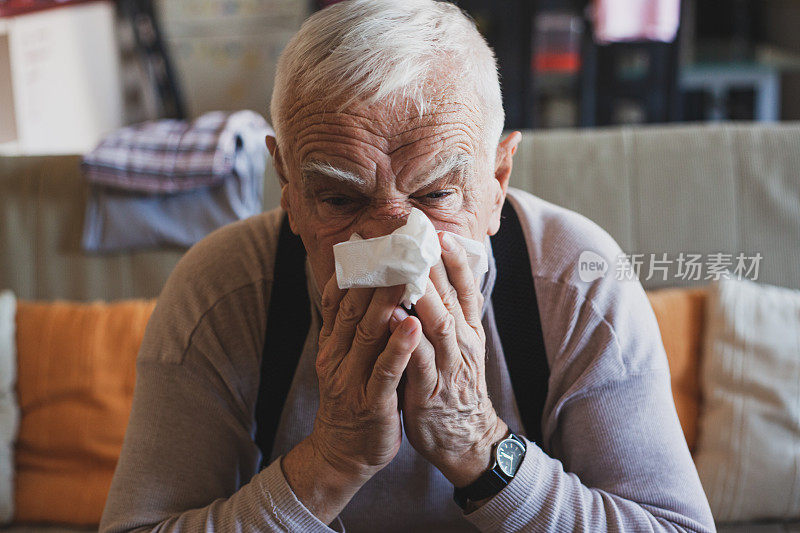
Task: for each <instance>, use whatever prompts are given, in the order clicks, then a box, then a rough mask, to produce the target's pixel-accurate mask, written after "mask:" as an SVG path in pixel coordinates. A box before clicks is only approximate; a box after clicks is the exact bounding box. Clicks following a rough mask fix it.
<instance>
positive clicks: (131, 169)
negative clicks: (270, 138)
mask: <svg viewBox="0 0 800 533" xmlns="http://www.w3.org/2000/svg"><path fill="white" fill-rule="evenodd" d="M247 129H255V130H263V135H264V136H266V135H267V134H271V133H272V130H271V129H270V127H269V125H268V124H267V122H266V121H265V120H264V118H263V117H262V116H261V115H259V114H258V113H255V112H253V111H247V110H245V111H236V112H233V113H229V112H224V111H212V112H210V113H206V114H204V115H202V116H200V117H199V118H197V119H196V120H195V121H193V122H191V123H188V122H186V121H183V120H174V119H165V120H155V121H150V122H143V123H141V124H136V125H133V126H128V127H125V128H121V129H119V130H117V131H115V132H113V133H111V134H110V135H108V136H107V137H106V138H104V139H103V140H102V141H101V142H100V144H99V145H98V146H97V147H96V148H95V149H94V150H92V151H91V152H90V153H89V154H87V155H86V156H85V157H84V158H83V163H82V168H83V172H84V175H85V177H86V179H87V180H88V181H89V183H91V184H96V185H104V186H108V187H113V188H117V189H125V190H129V191H136V192H140V193H150V194H158V193H162V194H163V193H176V192H180V191H186V190H191V189H197V188H199V187H209V186H212V185H218V184H220V183H222V181H223V180H225V179H226V178H228V177H230V176H231V175H232V174H233V171H234V170H233V169H234V160H235V156H236V151H237V149H238V148H240V147H241V144H242V139H241V136H242V135H243V134H244V130H247Z"/></svg>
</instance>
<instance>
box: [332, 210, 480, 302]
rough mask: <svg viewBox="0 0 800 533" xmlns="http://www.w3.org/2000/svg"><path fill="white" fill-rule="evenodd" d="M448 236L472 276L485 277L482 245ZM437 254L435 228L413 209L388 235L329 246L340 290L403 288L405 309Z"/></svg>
mask: <svg viewBox="0 0 800 533" xmlns="http://www.w3.org/2000/svg"><path fill="white" fill-rule="evenodd" d="M448 233H450V232H448ZM450 235H452V236H453V237H454V238H455V239H456V241H458V242H459V244H461V245H462V246H463V247H464V249H465V250H466V252H467V263H468V264H469V267H470V269H471V270H472V274H473V276H475V277H478V276H482V275H483V274H485V273H486V271H487V270H488V269H489V265H488V259H487V256H486V246H485V245H484V244H483V243H481V242H478V241H474V240H472V239H467V238H465V237H462V236H461V235H456V234H455V233H450ZM441 255H442V249H441V247H440V246H439V238H438V237H437V236H436V229H435V228H434V227H433V224H431V221H430V220H428V217H427V216H425V213H423V212H422V211H420V210H419V209H416V208H412V209H411V213H410V214H409V215H408V219H407V220H406V224H405V225H404V226H402V227H400V228H397V229H396V230H395V231H394V232H392V233H390V234H389V235H384V236H383V237H375V238H373V239H362V238H361V237H360V236H359V235H358V234H357V233H354V234H353V235H352V236H351V237H350V240H349V241H345V242H340V243H339V244H336V245H335V246H334V247H333V257H334V260H335V263H336V281H337V283H338V285H339V288H340V289H349V288H353V287H391V286H393V285H405V286H406V290H405V292H404V293H403V298H402V300H401V303H402V305H404V306H405V307H407V308H408V307H410V306H411V305H413V304H415V303H417V301H418V300H419V299H420V298H421V297H422V295H423V294H425V287H426V285H427V283H428V274H429V273H430V269H431V267H432V266H433V265H435V264H436V262H437V261H439V258H440V257H441Z"/></svg>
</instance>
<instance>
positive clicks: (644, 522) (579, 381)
mask: <svg viewBox="0 0 800 533" xmlns="http://www.w3.org/2000/svg"><path fill="white" fill-rule="evenodd" d="M536 290H537V300H538V301H539V309H540V313H541V316H542V317H543V322H542V324H543V334H544V337H545V346H546V349H547V352H548V362H549V365H550V369H551V371H550V372H551V373H550V380H549V387H548V399H547V404H546V406H545V411H544V414H543V430H544V431H543V432H544V441H543V446H544V447H545V449H546V451H547V453H545V451H543V449H542V448H540V447H539V446H537V445H536V444H530V446H529V448H528V451H527V453H526V455H525V458H524V460H523V462H522V464H521V466H520V469H519V471H518V473H517V475H516V476H515V478H514V479H513V480H512V481H511V483H509V485H508V486H507V487H505V488H504V489H503V490H502V491H501V492H500V493H499V494H498V495H497V496H495V497H494V498H492V499H491V500H489V501H488V502H487V503H485V504H484V505H483V506H482V507H480V508H479V509H477V510H476V511H474V512H472V513H470V514H468V515H467V519H468V520H470V521H471V522H472V523H473V524H475V525H476V526H478V527H479V528H480V529H481V530H482V531H486V532H490V531H491V532H499V531H554V532H555V531H559V532H560V531H565V532H566V531H570V532H572V531H695V532H708V531H714V521H713V519H712V517H711V512H710V510H709V507H708V503H707V499H706V496H705V494H704V492H703V488H702V486H701V485H700V480H699V477H698V475H697V471H696V469H695V467H694V464H693V462H692V458H691V455H690V453H689V449H688V447H687V445H686V441H685V439H684V437H683V432H682V431H681V427H680V423H679V421H678V417H677V414H676V411H675V406H674V403H673V400H672V391H671V386H670V376H669V368H668V365H667V361H666V355H665V353H664V348H663V345H662V344H661V337H660V334H659V331H658V325H657V322H656V320H655V316H654V314H653V312H652V309H651V308H650V305H649V303H648V300H647V297H646V296H645V293H644V291H643V290H642V288H641V285H639V284H638V283H636V282H630V283H628V282H618V281H615V280H613V279H605V280H598V281H597V282H595V283H594V284H587V285H586V286H583V287H581V286H576V285H575V284H574V283H570V282H564V281H563V280H549V279H538V280H537V282H536Z"/></svg>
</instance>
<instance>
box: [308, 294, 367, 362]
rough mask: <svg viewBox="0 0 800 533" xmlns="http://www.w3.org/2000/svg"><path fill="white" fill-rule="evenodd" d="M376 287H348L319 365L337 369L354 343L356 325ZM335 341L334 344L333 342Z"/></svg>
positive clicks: (320, 354) (320, 356) (319, 359)
mask: <svg viewBox="0 0 800 533" xmlns="http://www.w3.org/2000/svg"><path fill="white" fill-rule="evenodd" d="M373 292H375V289H347V291H346V293H345V295H344V296H343V297H342V300H341V302H339V309H338V311H337V313H336V318H335V319H334V321H333V329H332V330H331V334H330V336H329V337H328V340H327V342H326V346H325V350H320V352H319V356H318V358H317V359H318V360H317V366H318V367H319V366H322V367H323V368H332V369H334V370H335V369H336V368H338V367H339V365H340V364H341V363H342V360H343V359H344V357H345V355H347V352H348V351H349V350H350V346H351V345H352V344H353V337H355V334H356V327H357V326H358V323H359V322H360V321H361V318H362V317H363V316H364V313H365V312H366V311H367V307H368V306H369V302H370V300H371V299H372V293H373ZM331 343H333V344H331Z"/></svg>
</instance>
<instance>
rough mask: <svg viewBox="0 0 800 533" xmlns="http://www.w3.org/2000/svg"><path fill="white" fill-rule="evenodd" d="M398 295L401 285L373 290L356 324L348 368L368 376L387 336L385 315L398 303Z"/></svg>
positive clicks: (387, 326) (401, 293)
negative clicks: (362, 314) (367, 305)
mask: <svg viewBox="0 0 800 533" xmlns="http://www.w3.org/2000/svg"><path fill="white" fill-rule="evenodd" d="M402 295H403V286H401V285H396V286H394V287H381V288H378V289H375V292H374V293H373V295H372V299H371V300H370V303H369V307H367V310H366V312H365V313H364V316H363V317H362V319H361V321H359V323H358V326H356V334H355V338H354V339H353V346H352V348H351V349H350V352H349V353H348V355H347V356H346V357H347V358H348V359H351V362H350V363H349V364H348V371H361V372H363V373H364V375H365V376H369V372H370V371H371V369H372V365H373V364H374V363H375V358H376V357H377V354H378V353H379V352H380V351H381V350H382V349H383V348H384V346H385V345H386V340H387V339H388V338H389V318H391V316H392V314H393V312H394V310H395V308H396V307H397V304H399V303H400V298H401V296H402Z"/></svg>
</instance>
